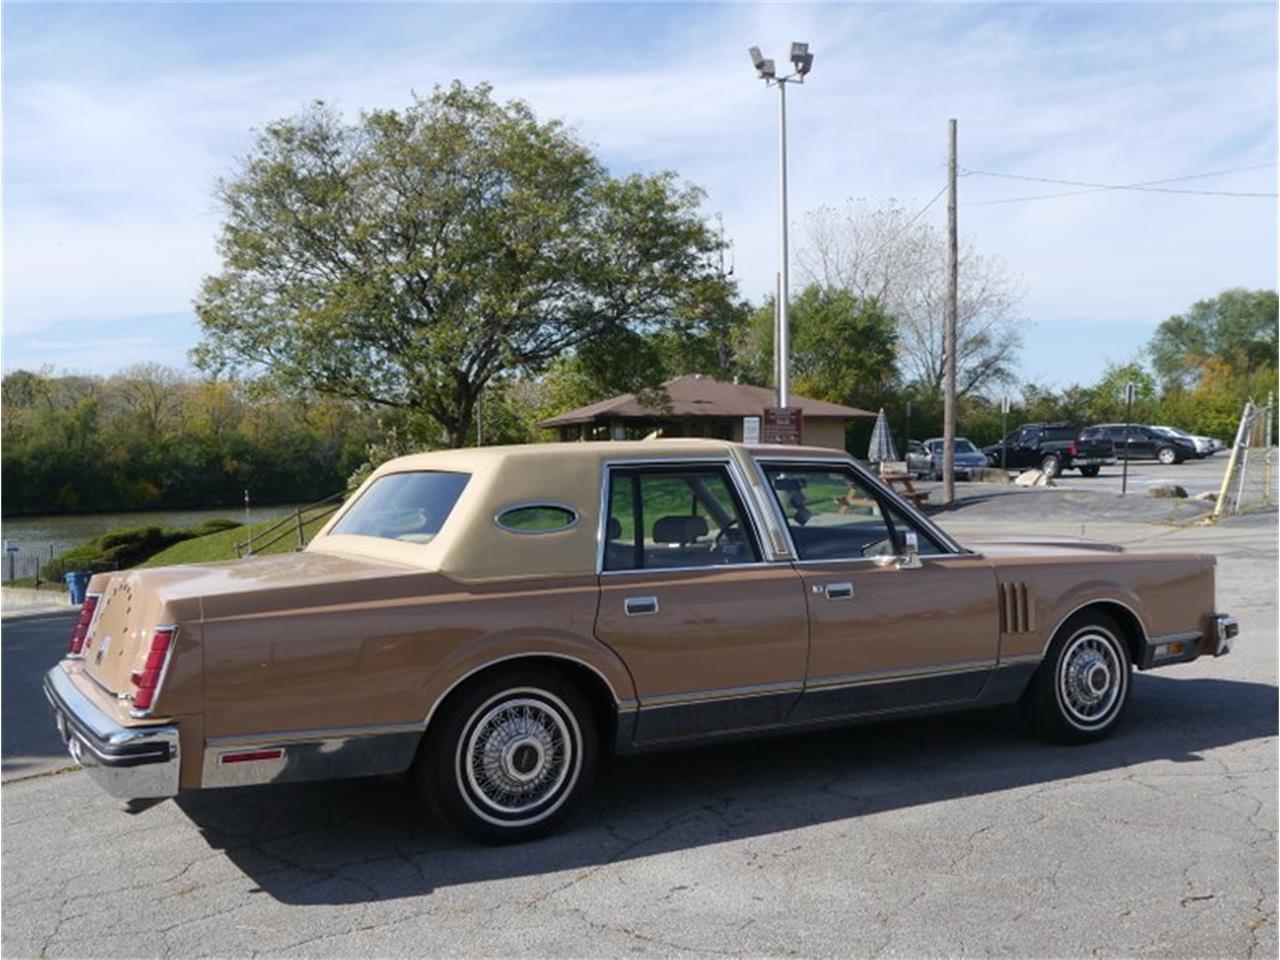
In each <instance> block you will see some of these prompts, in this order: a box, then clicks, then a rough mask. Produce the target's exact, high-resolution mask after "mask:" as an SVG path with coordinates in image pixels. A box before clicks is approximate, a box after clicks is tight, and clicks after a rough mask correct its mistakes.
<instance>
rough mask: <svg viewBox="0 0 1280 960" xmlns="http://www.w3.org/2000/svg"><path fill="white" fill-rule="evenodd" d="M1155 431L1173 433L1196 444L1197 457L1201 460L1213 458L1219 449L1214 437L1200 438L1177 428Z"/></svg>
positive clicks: (1164, 428) (1161, 428)
mask: <svg viewBox="0 0 1280 960" xmlns="http://www.w3.org/2000/svg"><path fill="white" fill-rule="evenodd" d="M1155 429H1157V430H1163V431H1164V432H1165V433H1171V434H1173V435H1174V436H1175V437H1181V438H1182V439H1184V440H1190V441H1191V442H1192V443H1193V444H1195V447H1196V456H1198V457H1200V458H1201V459H1203V458H1204V457H1211V456H1213V453H1214V451H1215V450H1217V449H1218V441H1216V440H1214V439H1213V438H1212V437H1198V436H1196V435H1195V434H1191V433H1187V431H1185V430H1179V429H1178V428H1177V427H1156V428H1155Z"/></svg>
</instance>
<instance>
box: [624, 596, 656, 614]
mask: <svg viewBox="0 0 1280 960" xmlns="http://www.w3.org/2000/svg"><path fill="white" fill-rule="evenodd" d="M622 609H623V610H625V611H626V613H627V616H628V617H647V616H649V615H651V614H654V613H657V612H658V598H657V597H627V599H626V600H624V601H622Z"/></svg>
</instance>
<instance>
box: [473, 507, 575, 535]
mask: <svg viewBox="0 0 1280 960" xmlns="http://www.w3.org/2000/svg"><path fill="white" fill-rule="evenodd" d="M493 522H494V523H496V524H497V525H498V526H500V527H502V529H504V530H510V531H511V532H512V533H555V532H556V531H557V530H568V529H569V528H570V527H572V526H573V525H574V524H575V523H577V522H578V512H577V511H576V510H574V509H572V508H570V507H566V506H564V505H563V504H560V503H522V504H519V505H518V506H514V507H507V509H505V510H503V511H502V512H501V513H499V514H498V515H497V516H496V517H494V518H493Z"/></svg>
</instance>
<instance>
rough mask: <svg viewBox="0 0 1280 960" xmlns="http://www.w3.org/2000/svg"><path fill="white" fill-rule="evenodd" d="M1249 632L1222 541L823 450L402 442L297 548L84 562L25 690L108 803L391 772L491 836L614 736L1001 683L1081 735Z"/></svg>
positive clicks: (511, 835)
mask: <svg viewBox="0 0 1280 960" xmlns="http://www.w3.org/2000/svg"><path fill="white" fill-rule="evenodd" d="M1236 633H1237V625H1236V621H1235V620H1234V619H1232V618H1231V617H1229V616H1225V615H1223V614H1220V613H1218V612H1217V610H1216V609H1215V607H1214V560H1213V558H1212V557H1208V556H1198V555H1194V554H1150V553H1130V552H1128V551H1126V550H1122V549H1120V548H1119V547H1114V546H1109V545H1106V544H1101V543H1096V542H1091V541H1075V540H1063V539H1053V538H1034V537H1029V538H1025V539H1016V540H1004V541H995V540H991V541H982V542H977V541H974V542H969V543H965V544H960V543H957V542H956V541H955V540H953V539H952V538H951V537H950V536H948V535H947V534H946V533H945V532H944V531H942V530H940V529H939V528H938V527H937V526H935V525H934V524H933V523H932V522H930V520H929V519H928V518H927V517H925V516H923V515H922V514H920V513H919V512H918V511H916V510H915V509H913V508H912V507H911V506H910V505H909V504H907V503H906V502H904V501H903V500H901V499H900V498H899V497H897V496H896V495H895V494H894V493H893V492H891V491H890V490H888V489H886V487H885V486H884V485H882V484H881V483H880V482H879V481H878V480H877V479H876V478H875V477H874V476H872V475H870V474H869V473H867V472H866V471H865V470H864V469H863V468H862V467H860V466H859V465H858V464H856V463H855V462H854V461H853V460H852V459H850V458H849V457H847V456H843V455H837V454H834V453H833V452H832V451H830V450H817V449H809V448H803V447H776V446H775V447H764V446H758V447H746V446H741V445H737V444H732V443H727V442H720V441H711V440H659V441H644V442H634V443H626V442H619V443H578V444H544V445H533V446H523V447H493V448H484V449H478V450H466V451H461V450H459V451H442V452H437V453H426V454H420V455H416V456H410V457H403V458H401V459H398V460H393V461H391V462H390V463H387V464H385V465H384V466H382V467H381V468H380V469H378V470H377V471H376V472H375V473H374V474H373V476H372V477H370V479H369V480H368V481H366V482H365V483H364V485H363V486H361V487H360V489H359V490H357V491H356V492H355V493H354V494H353V495H352V496H351V498H350V499H349V500H348V501H347V502H346V504H344V506H343V507H342V508H341V509H340V510H339V511H338V512H337V513H336V514H335V515H334V517H333V518H332V519H331V520H330V521H329V523H328V524H327V525H326V526H325V527H324V529H323V530H322V531H321V532H320V533H319V534H318V535H317V536H316V537H315V539H314V540H312V542H311V543H310V545H309V546H308V547H307V548H306V549H305V550H304V551H302V552H299V553H294V554H288V555H284V556H272V557H262V558H248V559H244V560H236V561H229V562H225V563H210V564H201V565H195V566H177V567H168V568H158V569H151V570H134V571H123V572H120V573H112V574H100V575H98V576H96V577H94V578H93V580H92V582H91V584H90V587H89V595H88V598H87V599H86V601H85V604H84V607H83V609H82V611H81V614H80V618H79V620H78V622H77V624H76V627H75V631H74V633H73V635H72V638H71V645H70V649H69V651H68V653H67V657H66V659H64V660H63V661H62V662H61V663H60V664H58V665H57V666H56V667H54V668H53V669H52V670H50V671H49V673H48V674H47V676H46V678H45V681H44V685H45V692H46V694H47V696H48V699H49V701H50V703H51V704H52V706H53V710H54V714H55V720H56V722H57V725H58V729H59V730H60V732H61V733H62V735H63V737H64V738H65V739H66V742H67V745H68V748H69V749H70V751H71V754H72V756H73V757H75V758H76V760H78V761H79V762H80V763H81V764H82V765H83V766H84V767H85V768H86V769H87V770H88V772H89V773H90V774H91V775H92V776H93V777H94V778H95V779H96V780H97V781H98V782H99V783H100V784H101V785H102V786H103V787H104V788H105V789H106V790H107V791H108V792H109V793H111V794H113V795H115V796H118V797H124V798H134V799H148V798H159V797H168V796H172V795H174V794H176V793H178V792H179V791H180V790H198V789H207V788H212V787H230V786H241V785H246V784H265V783H281V782H285V781H297V780H317V779H325V778H333V777H351V776H364V775H371V774H387V773H396V772H404V771H410V772H411V775H412V777H413V779H414V780H415V781H416V783H417V784H418V786H419V787H420V788H421V790H422V793H423V795H424V797H425V799H426V800H427V801H428V802H429V803H430V805H431V806H432V807H433V808H434V809H435V810H436V811H437V812H438V814H439V815H440V816H441V818H442V819H443V820H444V821H445V822H446V823H448V824H450V825H451V826H453V827H454V828H456V829H457V830H459V831H461V832H463V833H465V834H467V835H469V836H471V837H473V838H476V839H480V840H484V841H497V842H502V841H511V840H520V839H526V838H529V837H532V836H536V835H539V834H542V833H545V832H546V831H548V830H550V829H551V828H552V827H553V826H554V825H555V824H556V823H557V822H559V821H560V820H562V819H563V818H564V816H565V815H566V813H567V812H568V811H569V809H570V806H571V805H572V804H573V802H574V801H575V800H576V799H577V798H578V797H579V796H580V795H581V794H582V793H583V791H584V790H585V789H586V787H587V785H588V783H589V781H590V779H591V775H592V773H593V771H594V769H595V766H596V760H597V757H598V755H599V754H600V752H601V751H602V750H611V751H615V752H618V753H625V752H630V751H636V750H648V749H654V748H661V747H668V746H675V745H682V744H689V743H692V742H700V741H707V740H712V739H717V738H727V737H736V736H743V735H753V734H760V733H773V732H779V731H793V730H803V729H811V728H815V727H820V726H824V725H830V724H843V723H848V722H854V721H861V720H868V719H879V718H885V717H898V716H905V715H910V714H912V713H917V712H925V711H936V710H941V709H947V710H951V709H962V708H966V707H978V706H984V705H989V704H997V703H1005V702H1013V701H1017V702H1020V703H1021V704H1022V706H1023V707H1024V710H1025V713H1026V715H1027V717H1028V719H1029V720H1030V722H1031V723H1032V724H1033V725H1034V726H1035V728H1036V729H1038V730H1039V731H1040V732H1042V733H1043V734H1045V735H1046V736H1048V737H1050V738H1052V739H1054V740H1058V741H1067V742H1080V741H1088V740H1094V739H1097V738H1098V737H1101V736H1103V735H1104V734H1106V733H1108V732H1109V731H1110V730H1112V729H1113V728H1114V727H1115V726H1116V724H1117V723H1118V722H1119V720H1120V717H1121V714H1122V713H1123V712H1124V708H1125V704H1126V702H1127V700H1128V697H1129V691H1130V675H1131V672H1132V670H1133V669H1134V668H1137V669H1139V670H1146V669H1150V668H1152V667H1160V666H1164V665H1167V664H1173V663H1184V662H1186V661H1188V660H1193V659H1195V658H1196V657H1197V656H1199V655H1201V654H1214V655H1220V654H1223V653H1226V652H1227V650H1228V647H1229V644H1230V642H1231V639H1232V638H1233V637H1234V636H1235V635H1236Z"/></svg>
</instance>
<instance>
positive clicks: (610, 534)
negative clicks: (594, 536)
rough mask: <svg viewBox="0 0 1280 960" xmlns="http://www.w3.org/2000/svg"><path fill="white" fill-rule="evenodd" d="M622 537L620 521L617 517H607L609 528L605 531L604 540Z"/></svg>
mask: <svg viewBox="0 0 1280 960" xmlns="http://www.w3.org/2000/svg"><path fill="white" fill-rule="evenodd" d="M621 537H622V521H621V520H619V519H618V518H617V517H610V518H609V529H608V530H607V531H605V539H606V540H618V539H620V538H621Z"/></svg>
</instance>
